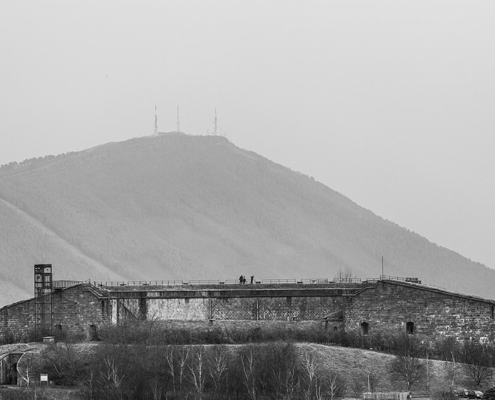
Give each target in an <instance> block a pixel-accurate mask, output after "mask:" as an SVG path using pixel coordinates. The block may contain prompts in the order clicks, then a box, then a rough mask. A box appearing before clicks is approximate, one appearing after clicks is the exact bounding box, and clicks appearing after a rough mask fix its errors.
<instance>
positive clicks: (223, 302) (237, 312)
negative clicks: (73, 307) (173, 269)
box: [111, 296, 343, 323]
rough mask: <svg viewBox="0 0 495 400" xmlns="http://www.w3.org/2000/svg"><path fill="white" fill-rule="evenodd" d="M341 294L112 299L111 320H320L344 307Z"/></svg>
mask: <svg viewBox="0 0 495 400" xmlns="http://www.w3.org/2000/svg"><path fill="white" fill-rule="evenodd" d="M342 307H343V298H342V297H290V296H288V297H256V298H249V297H248V298H235V297H234V298H232V297H229V298H225V297H221V298H185V299H184V298H178V299H153V298H148V299H147V300H146V306H145V310H144V305H143V303H142V300H141V299H119V300H117V299H113V300H111V309H112V322H113V323H117V322H118V321H121V320H123V319H125V318H126V317H131V318H139V316H140V315H141V316H142V315H146V319H148V320H188V321H208V320H210V319H211V320H238V321H239V320H243V321H250V320H251V321H253V320H254V321H263V320H265V321H271V320H274V321H320V320H322V319H323V318H325V317H326V316H328V315H329V314H331V313H333V312H336V311H339V310H342Z"/></svg>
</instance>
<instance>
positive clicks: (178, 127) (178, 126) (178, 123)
mask: <svg viewBox="0 0 495 400" xmlns="http://www.w3.org/2000/svg"><path fill="white" fill-rule="evenodd" d="M177 132H180V121H179V106H177Z"/></svg>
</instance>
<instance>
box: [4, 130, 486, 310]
mask: <svg viewBox="0 0 495 400" xmlns="http://www.w3.org/2000/svg"><path fill="white" fill-rule="evenodd" d="M0 218H1V222H2V229H1V230H0V282H1V283H0V285H1V287H0V306H1V305H5V304H7V303H10V302H13V301H17V300H21V299H23V298H26V297H29V296H30V295H31V293H32V291H33V289H32V288H33V277H32V276H33V272H32V270H33V264H35V263H51V264H53V267H54V273H55V279H84V280H85V279H91V280H110V279H114V280H115V279H139V280H147V279H160V280H162V279H184V280H187V279H205V278H207V279H235V278H236V277H238V276H239V275H240V274H244V275H248V276H249V275H252V274H254V275H255V276H256V277H257V278H332V277H333V276H334V275H335V274H336V273H337V271H338V270H339V269H351V270H352V271H353V272H354V274H356V275H357V276H359V277H362V278H366V277H377V276H378V275H380V273H381V257H382V255H383V256H384V258H385V274H387V275H397V276H417V277H419V278H420V279H421V280H422V281H423V282H424V283H427V284H431V285H436V286H441V287H445V288H448V289H452V290H456V291H460V292H463V293H469V294H475V295H479V296H482V297H489V298H493V297H494V295H493V291H492V287H491V286H492V285H491V283H490V282H493V279H494V278H495V271H493V270H491V269H488V268H487V267H485V266H483V265H481V264H478V263H474V262H472V261H470V260H468V259H466V258H464V257H462V256H461V255H459V254H457V253H455V252H453V251H450V250H447V249H445V248H441V247H439V246H437V245H435V244H433V243H430V242H429V241H428V240H427V239H425V238H423V237H421V236H419V235H417V234H415V233H412V232H410V231H408V230H407V229H404V228H401V227H399V226H398V225H396V224H394V223H392V222H389V221H386V220H383V219H382V218H380V217H378V216H376V215H374V214H373V213H372V212H371V211H368V210H365V209H363V208H361V207H359V206H358V205H357V204H355V203H353V202H352V201H351V200H349V199H348V198H346V197H345V196H343V195H341V194H339V193H336V192H335V191H333V190H331V189H330V188H328V187H326V186H324V185H322V184H320V183H318V182H315V181H314V180H313V179H312V178H310V177H308V176H305V175H303V174H300V173H297V172H294V171H292V170H290V169H288V168H285V167H283V166H280V165H278V164H275V163H273V162H271V161H269V160H267V159H266V158H263V157H262V156H260V155H257V154H255V153H252V152H249V151H245V150H242V149H239V148H237V147H236V146H235V145H233V144H232V143H230V142H229V141H228V140H227V139H225V138H221V137H214V136H188V135H185V134H166V135H160V136H153V137H143V138H136V139H132V140H128V141H125V142H119V143H109V144H106V145H102V146H99V147H96V148H93V149H89V150H86V151H82V152H79V153H71V154H66V155H63V156H58V157H45V158H40V159H34V160H31V162H24V163H22V164H14V165H9V166H7V167H4V168H2V169H0Z"/></svg>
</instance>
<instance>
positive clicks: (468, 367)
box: [461, 342, 493, 387]
mask: <svg viewBox="0 0 495 400" xmlns="http://www.w3.org/2000/svg"><path fill="white" fill-rule="evenodd" d="M490 350H491V349H490V348H489V347H488V346H487V345H484V344H480V343H477V342H466V343H464V346H462V349H461V359H462V362H463V363H464V365H463V369H464V372H465V374H466V376H467V378H468V379H469V380H470V381H471V383H473V384H475V385H476V386H477V387H481V386H482V385H483V384H484V383H486V382H487V381H488V380H489V379H490V378H491V377H492V363H493V361H492V352H491V351H490Z"/></svg>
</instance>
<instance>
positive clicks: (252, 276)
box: [251, 275, 254, 285]
mask: <svg viewBox="0 0 495 400" xmlns="http://www.w3.org/2000/svg"><path fill="white" fill-rule="evenodd" d="M253 280H254V275H251V285H252V284H253Z"/></svg>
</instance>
